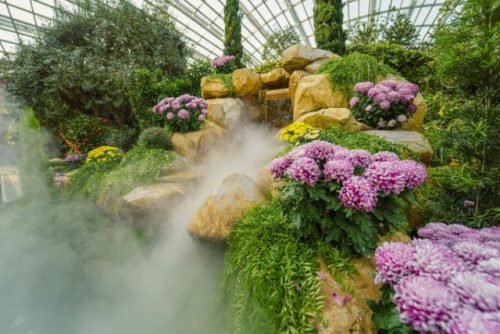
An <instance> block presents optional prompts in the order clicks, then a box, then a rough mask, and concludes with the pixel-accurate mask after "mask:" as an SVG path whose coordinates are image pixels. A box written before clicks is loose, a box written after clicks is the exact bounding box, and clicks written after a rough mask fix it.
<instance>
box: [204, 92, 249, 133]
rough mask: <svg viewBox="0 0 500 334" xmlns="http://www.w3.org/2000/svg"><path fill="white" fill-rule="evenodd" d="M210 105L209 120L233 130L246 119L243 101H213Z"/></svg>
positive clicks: (227, 99)
mask: <svg viewBox="0 0 500 334" xmlns="http://www.w3.org/2000/svg"><path fill="white" fill-rule="evenodd" d="M207 103H208V120H209V121H212V122H214V123H215V124H217V125H219V126H222V127H223V128H225V129H226V130H228V131H231V130H233V129H234V128H235V127H236V126H237V125H238V124H239V123H240V122H241V121H242V119H243V118H244V117H245V115H244V111H243V110H244V107H245V104H244V103H243V101H241V100H240V99H237V98H230V97H228V98H223V99H211V100H208V101H207Z"/></svg>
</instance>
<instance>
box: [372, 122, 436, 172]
mask: <svg viewBox="0 0 500 334" xmlns="http://www.w3.org/2000/svg"><path fill="white" fill-rule="evenodd" d="M365 133H367V134H370V135H374V136H378V137H382V138H384V139H385V140H387V141H389V142H391V143H396V144H401V145H404V146H406V147H407V148H408V149H409V150H410V151H412V152H414V153H417V154H418V155H419V156H420V157H421V158H422V161H423V162H425V163H426V164H427V165H428V164H429V163H430V162H431V160H432V154H433V151H432V147H431V145H430V144H429V142H428V141H427V139H425V137H424V136H423V135H422V134H421V133H419V132H416V131H407V130H369V131H365Z"/></svg>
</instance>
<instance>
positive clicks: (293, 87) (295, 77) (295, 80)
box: [288, 70, 310, 105]
mask: <svg viewBox="0 0 500 334" xmlns="http://www.w3.org/2000/svg"><path fill="white" fill-rule="evenodd" d="M308 75H310V74H309V73H308V72H306V71H302V70H297V71H294V72H293V73H292V75H291V76H290V80H289V82H288V90H289V94H290V100H291V101H292V105H293V102H294V100H295V92H296V91H297V86H298V85H299V82H300V80H302V78H303V77H305V76H308Z"/></svg>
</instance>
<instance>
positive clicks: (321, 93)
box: [293, 74, 348, 121]
mask: <svg viewBox="0 0 500 334" xmlns="http://www.w3.org/2000/svg"><path fill="white" fill-rule="evenodd" d="M347 107H348V101H347V98H346V96H345V94H344V93H342V92H341V91H333V90H332V86H331V83H330V76H329V75H328V74H314V75H309V76H306V77H303V78H302V79H301V80H300V82H299V85H298V86H297V91H296V92H295V97H294V103H293V120H294V121H295V120H297V119H298V118H299V117H300V116H301V115H302V114H304V113H306V112H309V111H314V110H318V109H325V108H347Z"/></svg>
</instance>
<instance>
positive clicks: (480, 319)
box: [448, 308, 500, 334]
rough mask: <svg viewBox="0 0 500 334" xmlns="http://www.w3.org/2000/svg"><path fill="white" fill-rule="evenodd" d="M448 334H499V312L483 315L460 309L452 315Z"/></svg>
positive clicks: (472, 310)
mask: <svg viewBox="0 0 500 334" xmlns="http://www.w3.org/2000/svg"><path fill="white" fill-rule="evenodd" d="M448 333H450V334H479V333H481V334H497V333H500V312H491V313H484V312H480V311H477V310H474V309H470V308H463V309H460V310H458V311H457V312H456V313H455V314H454V315H453V322H452V324H451V326H450V330H449V331H448Z"/></svg>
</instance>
